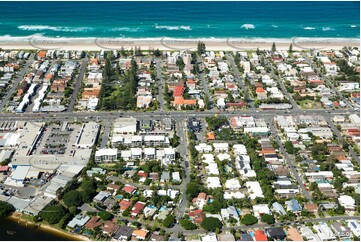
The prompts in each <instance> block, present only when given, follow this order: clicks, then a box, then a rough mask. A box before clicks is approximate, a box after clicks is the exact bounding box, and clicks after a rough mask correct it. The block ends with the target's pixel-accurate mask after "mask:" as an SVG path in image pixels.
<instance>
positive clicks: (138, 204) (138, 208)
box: [131, 201, 145, 217]
mask: <svg viewBox="0 0 361 242" xmlns="http://www.w3.org/2000/svg"><path fill="white" fill-rule="evenodd" d="M144 207H145V203H143V202H139V201H138V202H136V203H135V204H134V206H133V208H132V211H131V215H132V217H136V216H138V215H139V213H140V212H141V211H142V210H143V209H144Z"/></svg>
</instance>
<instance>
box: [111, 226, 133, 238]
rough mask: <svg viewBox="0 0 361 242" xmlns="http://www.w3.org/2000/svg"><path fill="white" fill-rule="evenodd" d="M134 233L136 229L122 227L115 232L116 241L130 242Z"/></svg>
mask: <svg viewBox="0 0 361 242" xmlns="http://www.w3.org/2000/svg"><path fill="white" fill-rule="evenodd" d="M133 231H134V228H132V227H129V226H127V225H122V226H121V227H120V228H119V229H118V230H117V232H115V235H114V239H116V240H121V241H126V240H130V238H131V237H132V234H133Z"/></svg>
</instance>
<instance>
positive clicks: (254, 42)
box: [0, 36, 360, 51]
mask: <svg viewBox="0 0 361 242" xmlns="http://www.w3.org/2000/svg"><path fill="white" fill-rule="evenodd" d="M198 41H203V42H205V44H206V48H207V50H225V51H250V50H255V49H257V48H259V49H260V50H269V49H271V46H272V43H273V42H275V43H276V47H277V49H278V50H288V49H289V46H290V44H292V46H293V50H310V49H315V50H337V49H342V48H343V47H345V46H351V47H359V46H360V40H359V39H345V38H340V39H336V38H329V39H327V38H323V39H322V38H293V39H261V38H259V39H257V38H253V39H251V38H250V39H236V38H228V39H174V38H173V39H171V38H149V39H126V38H44V37H36V36H32V37H29V38H25V37H22V38H17V39H1V40H0V48H2V49H17V50H19V49H27V50H28V49H45V50H49V49H51V50H88V51H99V50H120V49H121V48H122V47H123V48H124V49H131V48H134V47H140V48H141V49H142V50H148V49H160V50H196V48H197V43H198Z"/></svg>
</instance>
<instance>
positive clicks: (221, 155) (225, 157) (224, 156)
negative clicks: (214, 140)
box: [217, 153, 231, 161]
mask: <svg viewBox="0 0 361 242" xmlns="http://www.w3.org/2000/svg"><path fill="white" fill-rule="evenodd" d="M217 158H218V159H219V160H220V161H223V160H229V159H230V158H231V156H230V155H229V154H226V153H221V154H218V155H217Z"/></svg>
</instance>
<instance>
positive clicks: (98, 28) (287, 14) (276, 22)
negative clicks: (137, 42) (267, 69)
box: [0, 1, 360, 38]
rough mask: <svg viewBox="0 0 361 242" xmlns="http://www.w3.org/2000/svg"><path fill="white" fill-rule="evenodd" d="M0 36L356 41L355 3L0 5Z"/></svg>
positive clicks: (358, 7) (72, 3)
mask: <svg viewBox="0 0 361 242" xmlns="http://www.w3.org/2000/svg"><path fill="white" fill-rule="evenodd" d="M0 9H1V15H0V16H1V17H0V36H2V37H4V36H7V37H9V36H11V37H24V36H31V35H34V34H41V35H43V36H46V37H72V38H73V37H125V38H158V37H173V38H228V37H232V38H238V37H239V38H292V37H315V38H318V37H327V38H359V37H360V12H359V9H360V3H359V2H355V1H353V2H346V1H342V2H341V1H340V2H333V1H330V2H0Z"/></svg>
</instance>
